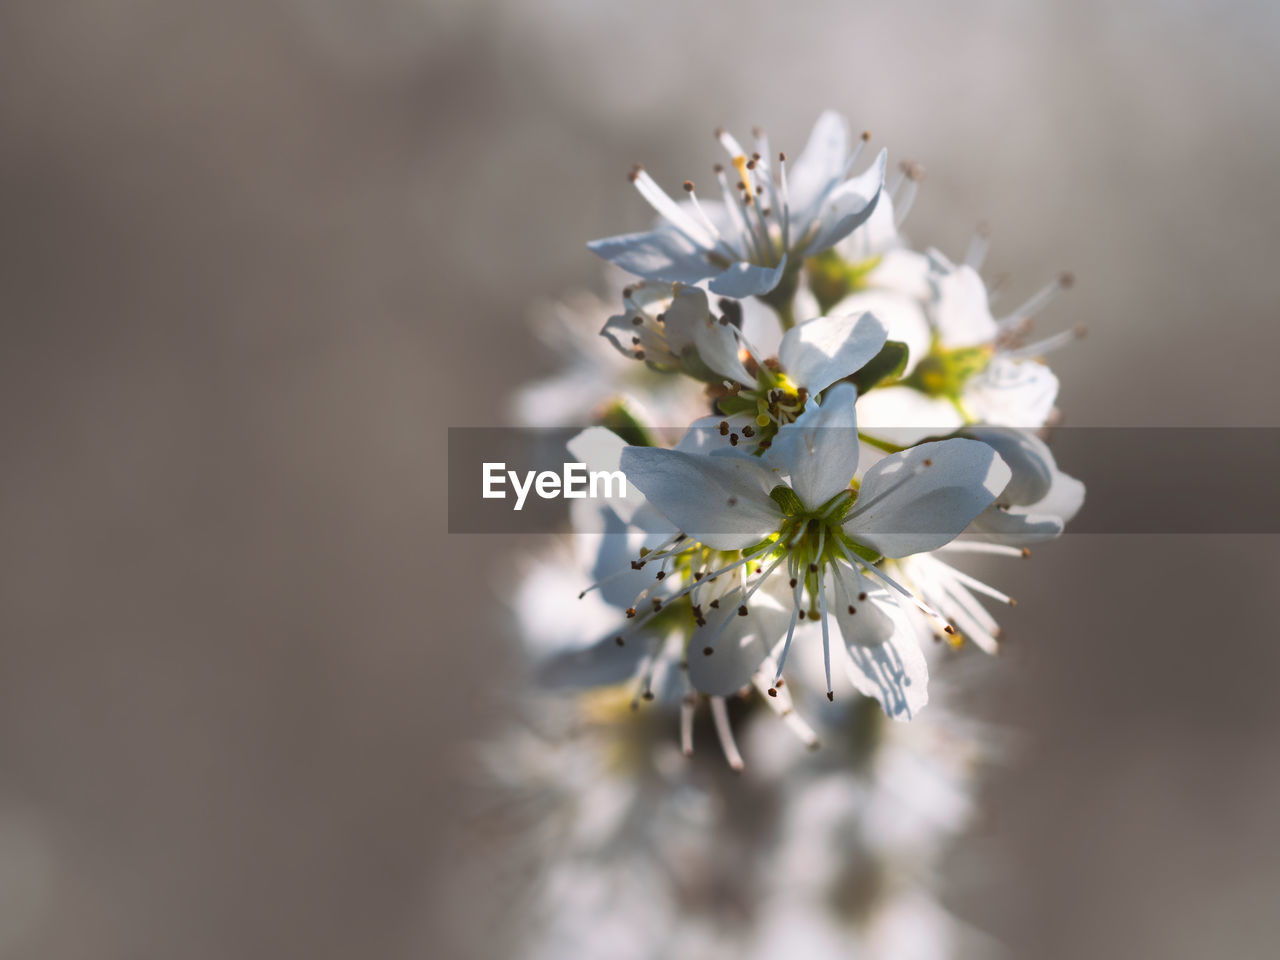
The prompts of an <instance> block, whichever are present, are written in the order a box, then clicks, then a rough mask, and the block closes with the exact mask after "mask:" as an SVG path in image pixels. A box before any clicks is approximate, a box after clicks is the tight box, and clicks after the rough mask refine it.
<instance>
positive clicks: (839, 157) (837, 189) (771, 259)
mask: <svg viewBox="0 0 1280 960" xmlns="http://www.w3.org/2000/svg"><path fill="white" fill-rule="evenodd" d="M716 136H717V139H718V140H719V141H720V144H721V145H722V146H723V147H724V149H725V150H726V151H727V152H728V154H729V158H730V164H731V166H732V168H733V170H734V171H735V175H736V178H737V186H736V188H735V187H733V186H731V184H730V179H729V177H728V176H727V175H726V171H725V169H724V167H722V166H719V165H717V167H716V176H717V179H718V181H719V186H720V191H721V195H722V197H723V200H722V201H706V202H703V201H700V200H699V199H698V196H697V193H696V192H695V190H694V185H693V183H692V182H691V181H688V180H686V181H685V184H684V187H685V191H686V193H687V194H688V199H687V201H686V202H684V203H677V202H676V201H675V200H673V199H672V198H671V197H670V196H668V194H667V193H666V191H664V190H663V189H662V188H661V187H660V186H658V184H657V182H656V181H655V180H654V179H653V178H652V177H651V176H649V174H648V173H647V172H645V171H644V170H643V169H642V168H639V167H637V168H636V169H635V170H633V171H632V173H631V181H632V183H634V184H635V186H636V189H637V190H639V191H640V194H641V196H643V197H644V198H645V199H646V200H647V201H648V202H649V204H650V205H651V206H652V207H653V208H654V210H655V211H657V213H658V214H659V218H660V219H659V222H658V224H657V226H655V227H654V229H652V230H648V231H644V232H641V233H629V234H624V235H622V236H616V237H608V238H605V239H603V240H595V241H593V242H592V243H590V244H588V247H589V248H590V249H591V250H592V251H594V252H595V253H597V254H598V255H600V256H601V257H603V258H604V259H606V260H609V261H610V262H612V263H615V264H617V265H618V266H620V267H622V268H623V269H625V270H627V271H628V272H630V273H633V274H635V275H637V276H639V277H644V278H645V279H648V280H663V281H667V282H680V283H698V282H700V281H703V280H708V279H709V280H710V283H709V284H708V289H709V290H710V291H711V292H712V293H716V294H721V295H724V296H729V297H738V298H741V297H748V296H758V295H763V294H767V293H769V292H770V291H772V290H774V289H775V288H776V287H778V285H779V283H780V282H781V281H782V280H783V277H784V275H785V274H786V273H787V272H788V270H789V269H790V270H793V271H794V270H798V269H799V266H800V263H801V261H802V260H803V259H804V258H805V257H808V256H812V255H814V254H817V253H820V252H822V251H823V250H827V249H829V248H830V247H831V246H833V245H834V244H835V243H837V242H838V241H839V240H841V239H842V238H843V237H846V236H848V235H849V233H851V232H852V231H853V230H854V229H855V228H857V227H858V226H859V224H861V223H863V222H864V221H865V220H866V219H867V218H868V217H869V216H870V215H871V213H872V211H873V210H874V209H875V205H876V202H877V200H878V199H879V197H880V191H881V189H882V187H883V185H884V166H885V152H884V151H883V150H881V151H880V154H879V156H878V157H877V158H876V160H875V162H874V163H873V164H872V165H871V166H870V167H869V168H868V169H867V170H865V171H864V172H863V173H861V174H859V175H858V176H856V177H854V178H852V179H849V180H846V179H845V177H846V176H848V174H849V172H850V170H851V169H852V168H853V165H854V164H855V163H856V162H857V159H858V155H859V153H860V152H861V148H862V145H863V144H864V143H865V142H866V137H865V135H864V137H863V139H862V140H861V141H859V143H858V146H857V147H856V148H854V149H852V150H851V149H850V139H851V138H850V134H849V127H848V124H847V123H846V121H845V120H844V118H843V117H841V116H839V115H838V114H835V113H832V112H830V111H828V112H826V113H823V114H822V116H820V117H819V118H818V122H817V123H816V124H815V125H814V128H813V133H812V134H810V137H809V142H808V144H807V145H806V146H805V148H804V151H803V152H802V153H801V154H800V156H799V158H798V159H797V160H796V161H795V163H794V164H793V165H792V167H791V169H790V170H788V169H787V162H786V157H785V155H784V154H779V156H778V171H777V173H778V175H777V178H776V179H775V177H774V173H773V168H772V166H771V158H772V156H773V154H772V152H771V151H770V149H769V142H768V139H767V138H766V137H765V136H764V134H763V132H761V131H758V130H757V131H756V139H755V144H754V147H755V149H754V151H753V152H751V153H748V151H747V150H746V149H745V148H743V147H742V145H741V144H739V143H738V141H737V140H735V139H734V138H733V136H732V135H730V134H728V133H726V132H724V131H717V134H716Z"/></svg>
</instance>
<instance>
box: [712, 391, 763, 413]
mask: <svg viewBox="0 0 1280 960" xmlns="http://www.w3.org/2000/svg"><path fill="white" fill-rule="evenodd" d="M716 409H717V410H719V411H720V412H721V413H723V414H724V415H725V416H726V417H732V416H735V415H737V414H739V413H751V414H754V413H755V412H756V401H755V399H754V398H751V397H740V396H736V395H731V396H727V397H721V398H720V399H719V400H717V401H716Z"/></svg>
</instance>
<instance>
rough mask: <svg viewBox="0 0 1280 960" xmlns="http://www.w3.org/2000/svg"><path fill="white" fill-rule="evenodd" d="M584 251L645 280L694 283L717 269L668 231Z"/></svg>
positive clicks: (611, 239)
mask: <svg viewBox="0 0 1280 960" xmlns="http://www.w3.org/2000/svg"><path fill="white" fill-rule="evenodd" d="M587 249H588V250H590V251H591V252H592V253H594V254H596V255H597V256H600V257H603V258H604V259H606V260H608V261H609V262H610V263H616V264H617V265H618V266H620V267H621V268H622V269H624V270H627V271H629V272H630V273H634V274H635V275H636V276H639V277H644V278H646V279H648V280H666V281H670V282H680V283H697V282H698V281H699V280H705V279H706V278H707V277H709V276H711V275H712V274H714V273H716V272H718V271H719V269H720V268H719V267H716V266H715V265H713V264H712V263H710V262H708V260H707V258H706V256H705V255H704V254H703V252H702V251H701V250H700V249H698V247H696V246H694V245H693V244H692V243H690V242H689V241H688V240H687V239H686V238H685V237H683V236H681V235H680V233H679V232H678V231H676V230H674V229H672V228H671V227H658V228H657V229H656V230H648V231H645V232H643V233H625V234H621V235H619V236H616V237H605V238H604V239H602V240H592V241H591V242H590V243H588V244H587Z"/></svg>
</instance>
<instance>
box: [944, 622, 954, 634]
mask: <svg viewBox="0 0 1280 960" xmlns="http://www.w3.org/2000/svg"><path fill="white" fill-rule="evenodd" d="M942 631H943V632H944V633H949V634H951V635H952V636H955V632H956V628H955V627H953V626H952V625H951V624H949V623H948V624H946V625H945V626H944V627H943V628H942Z"/></svg>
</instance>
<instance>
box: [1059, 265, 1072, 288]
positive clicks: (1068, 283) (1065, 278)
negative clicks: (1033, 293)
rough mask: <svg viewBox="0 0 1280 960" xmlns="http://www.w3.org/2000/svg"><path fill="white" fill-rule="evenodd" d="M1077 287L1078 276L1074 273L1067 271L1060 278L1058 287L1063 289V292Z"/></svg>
mask: <svg viewBox="0 0 1280 960" xmlns="http://www.w3.org/2000/svg"><path fill="white" fill-rule="evenodd" d="M1075 285H1076V275H1075V274H1074V273H1072V272H1071V271H1070V270H1067V271H1065V272H1064V273H1063V274H1062V275H1061V276H1059V277H1058V286H1060V287H1062V289H1063V290H1070V289H1071V288H1072V287H1074V286H1075Z"/></svg>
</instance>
